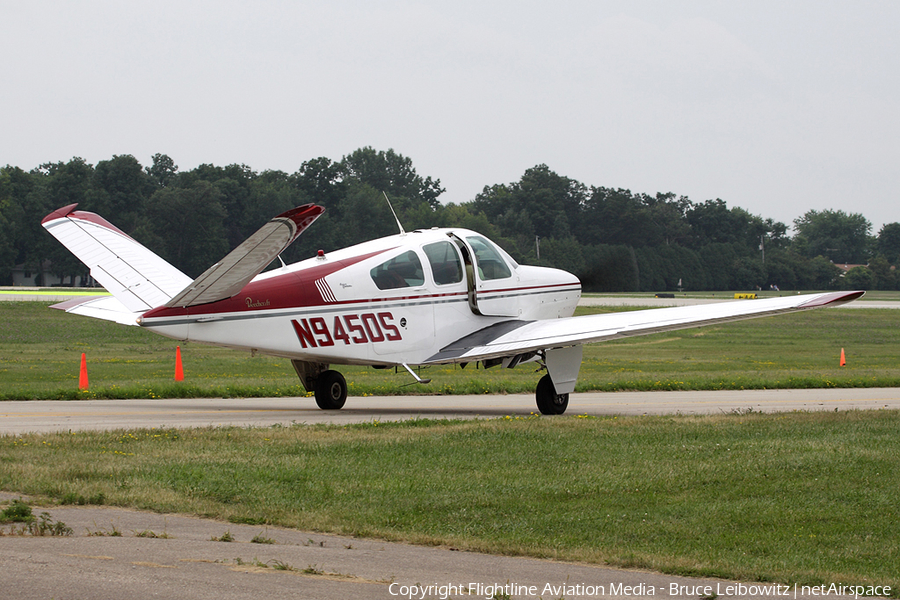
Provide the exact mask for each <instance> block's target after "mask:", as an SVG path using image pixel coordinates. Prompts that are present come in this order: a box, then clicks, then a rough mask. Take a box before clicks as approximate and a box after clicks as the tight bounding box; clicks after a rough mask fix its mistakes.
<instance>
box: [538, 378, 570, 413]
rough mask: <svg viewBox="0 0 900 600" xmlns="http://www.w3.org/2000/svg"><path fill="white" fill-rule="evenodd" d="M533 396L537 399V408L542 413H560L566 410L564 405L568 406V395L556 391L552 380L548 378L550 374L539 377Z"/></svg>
mask: <svg viewBox="0 0 900 600" xmlns="http://www.w3.org/2000/svg"><path fill="white" fill-rule="evenodd" d="M534 396H535V399H536V400H537V407H538V410H539V411H540V412H541V414H542V415H561V414H563V413H564V412H566V407H568V406H569V395H568V394H557V393H556V388H555V387H553V380H551V379H550V375H544V376H543V377H541V380H540V381H538V384H537V389H536V390H535V392H534Z"/></svg>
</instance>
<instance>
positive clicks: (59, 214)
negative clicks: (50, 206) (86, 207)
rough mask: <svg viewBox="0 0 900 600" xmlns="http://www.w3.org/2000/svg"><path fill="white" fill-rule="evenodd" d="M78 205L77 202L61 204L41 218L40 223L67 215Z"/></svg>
mask: <svg viewBox="0 0 900 600" xmlns="http://www.w3.org/2000/svg"><path fill="white" fill-rule="evenodd" d="M77 207H78V203H77V202H76V203H75V204H70V205H68V206H63V207H62V208H57V209H56V210H54V211H53V212H52V213H50V214H49V215H47V216H46V217H44V218H43V219H41V225H43V224H44V223H47V222H49V221H55V220H56V219H62V218H63V217H67V216H69V215H70V214H72V213H73V212H75V209H76V208H77Z"/></svg>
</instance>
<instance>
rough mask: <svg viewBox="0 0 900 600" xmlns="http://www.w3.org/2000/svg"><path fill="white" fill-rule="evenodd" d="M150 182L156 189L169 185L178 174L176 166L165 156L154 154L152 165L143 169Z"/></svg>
mask: <svg viewBox="0 0 900 600" xmlns="http://www.w3.org/2000/svg"><path fill="white" fill-rule="evenodd" d="M144 170H145V171H146V172H147V176H148V177H149V178H150V181H151V182H152V183H153V185H155V186H156V187H158V188H164V187H168V186H169V185H171V184H172V183H173V182H174V180H175V177H176V175H177V173H178V165H176V164H175V161H174V160H172V159H171V158H170V157H169V156H167V155H165V154H159V153H157V154H154V155H153V165H152V166H150V167H146V168H145V169H144Z"/></svg>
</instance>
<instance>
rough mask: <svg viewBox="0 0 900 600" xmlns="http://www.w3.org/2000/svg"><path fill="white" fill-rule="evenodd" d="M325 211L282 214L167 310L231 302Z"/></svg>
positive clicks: (302, 208)
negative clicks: (228, 299) (226, 300)
mask: <svg viewBox="0 0 900 600" xmlns="http://www.w3.org/2000/svg"><path fill="white" fill-rule="evenodd" d="M324 211H325V209H324V208H322V207H321V206H316V205H315V204H304V205H303V206H298V207H297V208H292V209H291V210H289V211H287V212H283V213H281V214H280V215H278V216H277V217H275V218H273V219H272V220H270V221H269V222H268V223H266V224H265V225H263V226H262V227H261V228H260V229H259V230H258V231H257V232H256V233H254V234H253V235H251V236H250V237H249V238H247V239H246V240H244V242H243V243H242V244H241V245H240V246H238V247H237V248H235V249H234V250H232V251H231V252H230V253H229V254H228V255H227V256H226V257H225V258H223V259H222V260H220V261H219V262H217V263H216V264H214V265H213V266H211V267H210V268H209V269H207V270H206V271H205V272H204V273H203V274H202V275H200V277H198V278H197V279H195V280H194V281H192V282H191V283H190V284H189V285H188V286H187V287H185V288H184V289H183V290H182V291H181V292H180V293H179V294H178V295H177V296H175V297H174V298H172V299H171V300H169V301H168V302H166V306H168V307H170V308H179V307H180V308H183V307H187V306H196V305H197V304H208V303H209V302H216V301H217V300H224V299H226V298H231V297H232V296H234V295H235V294H237V293H238V292H240V291H241V289H242V288H243V287H244V286H245V285H247V284H248V283H249V282H250V280H251V279H253V278H254V277H256V276H257V275H259V273H260V272H261V271H262V270H263V269H265V268H266V265H268V264H269V263H271V262H272V261H273V260H275V257H276V256H278V255H279V254H281V253H282V252H284V249H285V248H287V247H288V246H290V245H291V243H292V242H293V241H294V240H296V239H297V237H298V236H299V235H300V234H301V233H303V231H304V230H305V229H306V228H307V227H309V226H310V225H312V223H313V221H315V220H316V219H317V218H318V217H319V215H321V214H322V213H323V212H324Z"/></svg>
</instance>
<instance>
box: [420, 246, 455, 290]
mask: <svg viewBox="0 0 900 600" xmlns="http://www.w3.org/2000/svg"><path fill="white" fill-rule="evenodd" d="M422 249H423V250H425V256H427V257H428V262H429V263H430V264H431V273H432V275H434V282H435V283H436V284H438V285H447V284H448V283H459V282H460V281H462V276H463V270H462V263H461V262H460V260H459V254H457V253H456V249H455V248H454V247H453V244H451V243H450V242H435V243H434V244H428V245H427V246H424V247H423V248H422Z"/></svg>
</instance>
